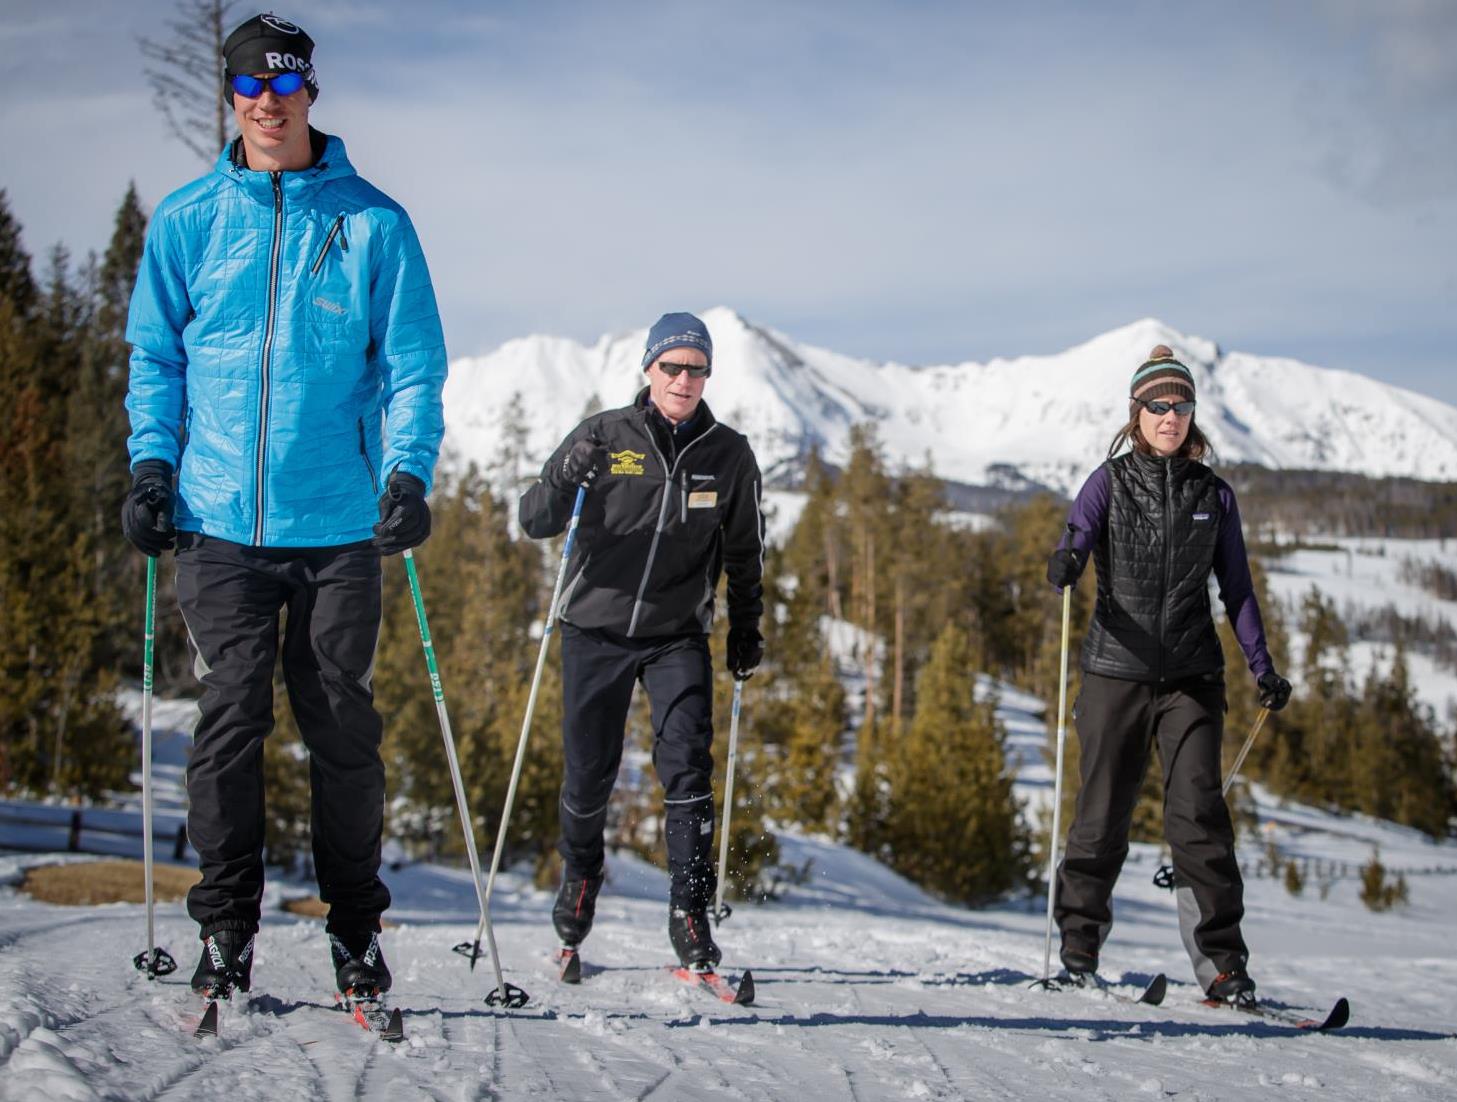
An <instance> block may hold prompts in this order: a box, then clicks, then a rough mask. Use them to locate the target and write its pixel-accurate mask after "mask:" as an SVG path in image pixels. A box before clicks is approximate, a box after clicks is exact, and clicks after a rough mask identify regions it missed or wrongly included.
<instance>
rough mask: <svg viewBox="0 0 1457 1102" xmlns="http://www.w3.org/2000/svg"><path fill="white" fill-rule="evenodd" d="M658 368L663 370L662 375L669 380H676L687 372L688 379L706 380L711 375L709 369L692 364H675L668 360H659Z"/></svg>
mask: <svg viewBox="0 0 1457 1102" xmlns="http://www.w3.org/2000/svg"><path fill="white" fill-rule="evenodd" d="M658 366H659V367H660V368H662V369H663V374H664V375H666V376H667V377H668V378H670V379H676V378H677V377H678V376H679V375H681V374H682V373H683V372H685V371H686V372H688V377H689V378H690V379H706V378H708V376H709V375H710V374H711V373H712V371H713V368H711V367H707V366H705V367H698V366H696V365H694V364H675V363H672V362H671V361H669V360H659V361H658Z"/></svg>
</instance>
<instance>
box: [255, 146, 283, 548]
mask: <svg viewBox="0 0 1457 1102" xmlns="http://www.w3.org/2000/svg"><path fill="white" fill-rule="evenodd" d="M282 252H283V186H282V185H281V184H280V183H279V176H278V173H276V172H275V173H273V254H272V256H271V257H270V258H269V261H268V320H267V322H266V323H265V324H264V327H263V391H262V393H261V394H260V395H259V396H258V469H257V471H256V472H255V474H256V476H257V480H258V485H257V486H256V487H255V488H254V495H253V508H254V510H255V512H256V513H257V515H256V516H255V517H254V518H253V545H254V546H255V547H261V546H263V504H264V502H263V468H264V463H265V460H266V458H267V455H268V400H269V397H270V395H269V379H268V373H269V369H270V368H271V367H272V361H273V326H274V323H275V321H277V313H278V261H279V256H280V254H281V253H282Z"/></svg>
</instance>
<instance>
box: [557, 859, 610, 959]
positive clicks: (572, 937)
mask: <svg viewBox="0 0 1457 1102" xmlns="http://www.w3.org/2000/svg"><path fill="white" fill-rule="evenodd" d="M601 890H602V877H600V876H588V877H584V878H581V879H577V878H574V877H571V876H567V875H565V874H564V875H563V876H562V886H561V890H560V891H558V892H557V893H556V902H555V903H554V904H553V905H552V908H551V924H552V925H553V926H555V927H556V936H557V937H559V938H560V939H561V942H562V948H563V949H575V948H576V947H577V946H578V945H580V944H582V942H583V941H585V940H586V939H587V934H588V933H590V932H591V929H592V917H593V916H594V915H595V914H596V913H597V893H598V892H600V891H601Z"/></svg>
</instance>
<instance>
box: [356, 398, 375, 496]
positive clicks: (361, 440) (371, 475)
mask: <svg viewBox="0 0 1457 1102" xmlns="http://www.w3.org/2000/svg"><path fill="white" fill-rule="evenodd" d="M359 454H360V455H362V456H364V466H365V467H366V468H367V469H368V471H369V484H370V485H371V486H373V487H374V492H375V493H376V494H378V493H379V476H378V475H376V474H375V473H374V464H373V463H371V462H370V461H369V449H368V448H367V447H365V445H364V418H363V417H361V418H360V419H359Z"/></svg>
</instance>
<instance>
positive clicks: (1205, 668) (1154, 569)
mask: <svg viewBox="0 0 1457 1102" xmlns="http://www.w3.org/2000/svg"><path fill="white" fill-rule="evenodd" d="M1105 466H1106V467H1107V468H1108V474H1109V502H1108V523H1107V526H1106V527H1105V528H1104V530H1103V532H1102V534H1101V535H1100V536H1099V538H1098V542H1097V543H1096V544H1095V545H1094V547H1093V562H1094V564H1095V565H1096V566H1097V570H1098V600H1097V604H1096V606H1095V607H1094V610H1093V623H1092V626H1091V627H1090V628H1089V629H1088V637H1087V639H1086V640H1085V641H1084V642H1083V655H1082V667H1083V669H1084V670H1086V671H1087V672H1088V673H1096V674H1101V675H1102V676H1104V677H1117V678H1121V679H1123V680H1125V681H1152V682H1158V681H1177V680H1179V679H1181V678H1185V677H1195V676H1198V675H1201V674H1211V673H1216V672H1218V671H1220V670H1222V669H1223V668H1224V653H1223V651H1222V650H1221V649H1220V646H1219V636H1218V635H1217V634H1215V630H1214V618H1213V616H1212V615H1211V614H1210V610H1209V574H1210V572H1211V571H1212V570H1213V568H1214V549H1215V545H1216V544H1217V543H1218V540H1219V524H1220V520H1221V519H1222V513H1221V510H1220V506H1219V487H1218V482H1217V481H1216V479H1215V477H1214V472H1213V471H1211V470H1210V469H1209V468H1208V467H1206V466H1204V464H1202V463H1197V462H1195V461H1194V460H1192V459H1159V458H1156V457H1154V456H1149V455H1141V454H1139V453H1138V452H1129V453H1128V454H1126V455H1120V456H1118V457H1117V458H1116V459H1110V460H1109V461H1108V462H1107V463H1106V464H1105Z"/></svg>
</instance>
